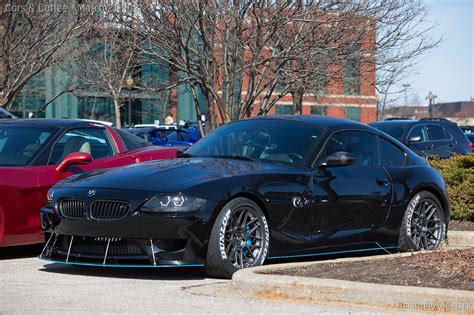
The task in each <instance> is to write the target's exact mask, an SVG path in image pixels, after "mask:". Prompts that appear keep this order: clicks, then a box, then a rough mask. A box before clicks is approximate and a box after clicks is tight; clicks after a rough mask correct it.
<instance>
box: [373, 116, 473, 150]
mask: <svg viewBox="0 0 474 315" xmlns="http://www.w3.org/2000/svg"><path fill="white" fill-rule="evenodd" d="M370 125H371V126H372V127H375V128H377V129H379V130H381V131H383V132H385V133H387V134H389V135H391V136H392V137H394V138H396V139H398V140H399V141H401V142H403V143H405V144H406V145H407V146H408V147H410V149H412V150H413V151H415V152H416V153H418V154H419V155H421V156H429V155H437V156H439V157H441V158H448V157H450V156H452V155H454V154H468V153H469V152H471V148H472V143H471V142H470V141H469V140H468V139H467V138H466V136H465V135H464V133H463V132H462V131H461V129H460V128H459V127H458V125H457V124H456V123H453V122H450V121H449V120H447V119H444V118H422V119H420V120H409V119H389V120H385V121H377V122H373V123H371V124H370Z"/></svg>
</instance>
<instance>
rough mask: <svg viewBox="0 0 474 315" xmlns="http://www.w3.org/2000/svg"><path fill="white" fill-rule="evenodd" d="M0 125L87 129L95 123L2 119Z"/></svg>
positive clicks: (75, 120) (78, 120) (66, 120)
mask: <svg viewBox="0 0 474 315" xmlns="http://www.w3.org/2000/svg"><path fill="white" fill-rule="evenodd" d="M0 124H12V125H14V124H25V125H36V126H45V127H59V128H66V127H82V126H84V127H87V126H91V125H97V123H94V122H89V121H85V120H80V119H61V118H57V119H54V118H53V119H50V118H15V119H2V120H0Z"/></svg>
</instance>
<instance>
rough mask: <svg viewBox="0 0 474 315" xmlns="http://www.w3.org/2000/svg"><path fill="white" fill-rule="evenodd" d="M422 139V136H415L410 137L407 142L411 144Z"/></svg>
mask: <svg viewBox="0 0 474 315" xmlns="http://www.w3.org/2000/svg"><path fill="white" fill-rule="evenodd" d="M420 141H421V136H413V137H410V138H408V141H407V143H408V144H410V143H412V142H420Z"/></svg>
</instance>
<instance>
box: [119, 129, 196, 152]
mask: <svg viewBox="0 0 474 315" xmlns="http://www.w3.org/2000/svg"><path fill="white" fill-rule="evenodd" d="M124 130H125V131H127V132H129V133H132V134H134V135H136V136H138V137H140V138H142V139H144V140H146V141H147V142H148V143H151V144H153V145H158V146H167V147H175V146H179V147H189V146H191V145H192V144H194V143H195V142H197V141H198V140H199V139H200V138H201V135H200V133H199V129H198V128H197V127H190V128H178V129H171V128H163V127H159V128H154V127H139V128H128V129H124Z"/></svg>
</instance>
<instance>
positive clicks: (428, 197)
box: [398, 191, 446, 251]
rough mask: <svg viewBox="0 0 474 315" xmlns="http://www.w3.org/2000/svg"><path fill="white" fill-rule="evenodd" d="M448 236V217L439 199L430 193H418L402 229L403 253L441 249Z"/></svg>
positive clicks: (408, 208) (411, 202) (408, 209)
mask: <svg viewBox="0 0 474 315" xmlns="http://www.w3.org/2000/svg"><path fill="white" fill-rule="evenodd" d="M445 235H446V216H445V214H444V211H443V207H442V206H441V203H440V202H439V200H438V198H436V196H435V195H433V194H432V193H430V192H427V191H421V192H419V193H417V194H416V195H415V196H414V197H413V198H412V199H411V200H410V203H409V204H408V207H407V209H406V212H405V215H404V217H403V220H402V226H401V228H400V236H399V241H398V243H399V246H400V250H401V251H414V250H432V249H437V248H440V247H441V246H442V245H443V240H444V238H445Z"/></svg>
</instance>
